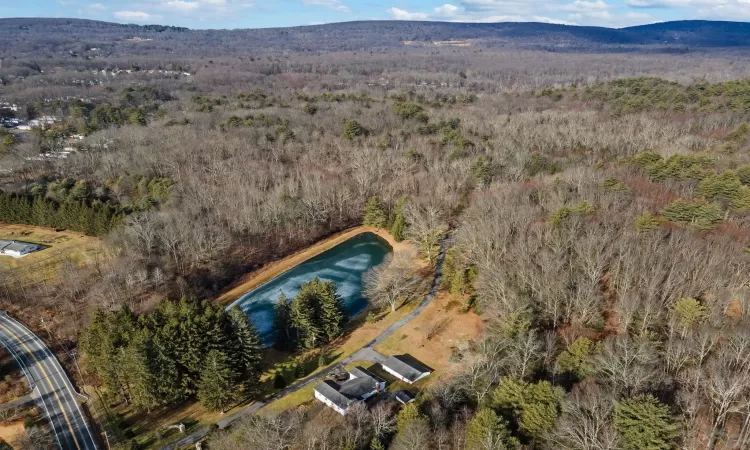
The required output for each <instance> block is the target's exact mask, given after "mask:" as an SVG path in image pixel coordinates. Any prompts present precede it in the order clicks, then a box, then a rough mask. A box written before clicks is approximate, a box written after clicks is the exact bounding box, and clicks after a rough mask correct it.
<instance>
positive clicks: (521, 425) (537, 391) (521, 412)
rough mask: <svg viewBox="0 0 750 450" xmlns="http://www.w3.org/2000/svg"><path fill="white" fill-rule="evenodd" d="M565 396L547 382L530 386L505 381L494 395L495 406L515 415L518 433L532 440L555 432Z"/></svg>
mask: <svg viewBox="0 0 750 450" xmlns="http://www.w3.org/2000/svg"><path fill="white" fill-rule="evenodd" d="M563 395H564V393H563V392H562V390H561V389H560V388H559V387H556V386H552V384H550V382H548V381H540V382H538V383H527V382H525V381H523V380H519V379H516V378H512V377H505V378H503V380H502V381H501V382H500V384H499V385H498V387H497V389H495V391H494V392H493V394H492V398H493V401H494V406H495V407H496V408H498V409H501V410H505V411H507V412H508V413H509V414H510V415H512V416H513V417H514V418H515V420H516V422H517V424H518V429H519V431H521V432H522V433H524V434H525V435H526V436H528V437H529V438H532V439H536V438H539V437H541V436H542V435H543V434H544V433H545V432H547V431H549V430H550V429H552V427H553V426H554V425H555V421H556V420H557V413H558V408H559V405H560V401H561V399H562V397H563Z"/></svg>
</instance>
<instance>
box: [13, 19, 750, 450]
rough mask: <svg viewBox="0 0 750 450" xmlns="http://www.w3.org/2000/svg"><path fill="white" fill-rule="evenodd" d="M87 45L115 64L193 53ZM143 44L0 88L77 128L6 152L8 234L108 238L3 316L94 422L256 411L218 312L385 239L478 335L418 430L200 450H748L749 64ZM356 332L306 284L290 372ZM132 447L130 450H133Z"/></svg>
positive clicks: (283, 335) (251, 348)
mask: <svg viewBox="0 0 750 450" xmlns="http://www.w3.org/2000/svg"><path fill="white" fill-rule="evenodd" d="M87 24H88V25H86V26H87V27H89V28H87V29H86V33H90V34H91V35H92V36H96V35H97V33H100V34H99V36H100V37H99V39H101V40H102V41H108V40H111V39H112V36H119V35H120V34H122V35H123V36H128V37H132V35H136V34H138V35H139V36H147V35H148V36H151V35H154V36H156V35H161V36H170V37H173V36H177V35H183V34H186V33H192V32H190V31H188V30H181V29H142V28H135V27H133V26H122V27H119V26H118V27H117V28H116V30H115V31H112V30H113V29H114V28H112V27H113V26H105V25H101V24H99V25H97V23H89V22H87ZM2 25H3V26H4V27H6V28H7V26H8V24H7V22H4V23H3V24H2ZM95 25H96V26H95ZM22 26H28V27H29V28H33V27H34V26H36V25H23V24H22ZM59 26H60V27H62V28H61V29H66V27H76V26H79V25H77V24H76V23H70V24H63V25H59ZM81 26H83V25H81ZM99 26H101V27H103V28H105V29H104V30H102V31H101V32H99V31H97V29H96V28H97V27H99ZM404 26H415V27H416V25H412V24H405V25H404ZM717 26H718V25H717ZM738 26H739V25H738ZM742 26H744V25H742ZM342 27H343V28H342V29H348V28H347V27H354V28H356V24H348V25H346V26H343V25H342ZM420 27H422V28H420V29H421V30H424V29H427V28H429V25H420ZM424 27H427V28H424ZM444 27H445V29H449V30H453V28H451V27H450V26H449V25H445V26H444ZM498 27H499V25H498ZM654 27H656V28H658V27H657V26H654ZM471 28H472V27H467V29H471ZM479 28H481V29H484V28H482V27H477V29H479ZM656 28H655V29H656ZM456 29H459V28H456ZM460 29H463V28H460ZM24 31H29V30H24ZM32 31H33V30H32ZM58 31H59V30H58ZM297 31H299V30H297ZM303 31H304V30H303ZM311 31H314V30H311ZM584 31H585V30H584ZM635 31H637V30H635ZM635 31H632V30H631V31H628V33H630V32H635ZM652 31H653V32H656V31H654V30H652ZM662 31H663V30H662ZM662 31H660V32H662ZM267 32H268V33H273V31H267ZM421 32H423V31H420V33H421ZM577 32H578V33H582V32H583V31H581V30H579V31H577ZM29 33H31V31H29ZM232 33H233V32H227V35H226V36H227V37H226V39H228V41H226V43H225V44H223V45H226V46H229V47H231V46H232V44H231V42H233V41H232V39H240V38H241V33H240V32H237V35H236V36H235V35H233V34H232ZM258 33H260V34H262V33H261V32H258ZM455 33H456V32H454V31H449V34H450V36H448V37H457V35H455ZM431 38H432V37H431ZM441 38H442V35H441ZM154 39H155V41H154V42H156V39H157V38H156V37H154ZM389 39H390V38H389ZM425 39H426V37H425ZM643 39H646V38H643ZM105 43H106V42H105ZM83 44H85V43H83ZM83 44H82V45H83ZM142 44H144V43H143V42H140V43H135V42H128V43H126V44H123V46H122V47H121V48H120V50H118V52H119V53H117V54H112V55H110V56H107V55H105V54H101V55H100V54H97V55H93V54H90V55H89V54H88V52H90V47H89V45H88V44H86V45H83V46H84V47H89V48H88V49H83V48H81V49H79V50H80V54H82V55H84V56H80V55H79V56H76V57H72V56H61V55H60V54H54V55H50V57H49V58H37V57H32V56H28V55H27V54H23V53H22V52H20V51H19V52H18V54H17V55H16V58H13V57H8V56H6V57H5V59H4V63H3V65H2V68H1V69H0V79H2V82H0V103H4V102H8V103H15V104H17V105H18V106H19V108H18V110H17V111H14V112H13V113H12V114H11V113H9V112H6V113H4V114H11V115H13V116H15V117H17V118H20V119H22V120H26V119H34V118H39V117H43V116H54V117H57V118H59V120H58V121H57V123H55V124H53V125H49V126H46V127H45V129H44V130H39V131H35V132H28V133H19V132H15V131H13V130H11V131H9V132H7V133H4V136H8V135H10V136H13V137H12V139H11V138H9V139H4V138H3V141H2V145H1V146H0V169H2V170H0V189H1V190H2V191H1V192H0V220H1V221H8V222H16V223H26V224H37V225H44V226H50V227H56V228H67V229H71V230H76V231H80V232H82V233H86V234H90V235H94V236H102V237H103V240H104V245H105V247H106V249H107V257H106V258H103V259H102V260H97V261H96V262H95V263H94V264H90V265H78V266H75V265H73V266H70V267H71V268H70V272H69V273H70V275H69V276H65V277H60V278H59V279H57V280H55V281H54V282H51V281H50V282H47V283H45V284H44V285H43V286H42V285H40V284H39V283H37V282H35V281H34V278H33V277H32V276H29V274H28V273H20V271H13V270H11V269H0V279H1V280H3V284H2V289H0V302H2V305H3V307H4V308H8V309H11V310H13V311H21V312H19V314H23V312H22V311H23V310H33V311H38V310H46V311H53V312H54V316H55V320H54V322H53V323H51V326H52V327H53V328H52V329H53V331H54V333H56V335H57V336H60V338H61V339H64V340H65V341H66V342H68V343H71V345H73V344H75V343H78V344H79V345H80V347H81V350H82V353H83V358H82V363H83V369H84V370H83V372H84V374H83V375H82V376H81V377H82V380H79V381H80V382H84V383H86V384H87V385H90V386H94V387H96V394H97V395H100V396H101V397H103V398H104V402H103V403H105V404H108V405H120V404H128V405H129V406H130V407H132V408H135V409H136V410H138V411H140V412H142V413H143V414H144V417H146V418H148V417H150V416H149V414H151V413H152V411H153V410H155V409H158V408H162V407H164V406H165V405H170V404H174V403H179V402H185V401H198V402H200V403H201V404H203V405H204V406H205V407H206V408H207V409H210V410H215V411H219V412H221V411H224V410H225V409H227V408H228V407H231V406H233V405H235V404H236V403H238V402H242V401H245V400H247V399H253V398H257V396H258V395H259V394H258V393H257V390H258V386H259V383H260V382H261V380H260V378H261V372H263V370H265V369H268V366H269V365H271V364H272V363H273V362H272V360H271V358H266V359H264V360H261V356H260V355H264V356H267V355H268V354H269V352H270V350H268V349H266V350H261V349H260V347H261V343H260V340H259V338H258V336H257V332H256V331H255V329H254V327H253V325H252V323H251V322H249V321H248V320H247V319H246V317H245V315H244V314H241V313H240V312H239V311H237V310H230V311H224V310H223V309H222V308H220V307H219V306H217V304H216V303H214V302H213V301H214V300H215V299H216V298H217V296H218V295H219V294H220V293H221V292H222V291H223V290H224V289H225V288H226V287H227V286H229V285H230V284H232V283H233V282H235V281H236V280H237V279H238V277H240V276H241V275H242V274H244V273H246V272H248V271H250V270H253V269H256V268H258V267H260V266H262V265H265V264H267V263H269V262H271V261H273V260H275V259H277V258H279V257H280V256H284V255H287V254H290V253H292V252H294V251H296V250H299V249H301V248H304V247H305V246H307V245H309V244H310V243H312V242H315V241H317V240H319V239H321V238H323V237H326V236H329V235H331V234H333V233H336V232H339V231H341V230H344V229H346V228H349V227H351V226H353V225H360V224H366V225H369V226H373V227H377V228H381V229H387V230H389V231H390V233H391V235H392V236H393V237H394V239H395V240H396V241H401V240H408V241H410V242H412V243H414V244H415V247H416V248H417V249H418V250H419V256H420V257H421V258H423V259H424V260H425V264H426V265H428V266H429V267H432V265H434V264H435V260H436V259H437V252H436V248H437V244H438V243H439V242H441V240H442V239H443V237H444V236H445V235H446V234H450V236H451V239H450V241H449V242H450V244H451V248H450V249H448V251H447V253H446V255H445V261H444V263H443V266H442V269H443V271H442V272H443V273H442V275H443V277H442V285H441V289H442V290H443V291H444V292H445V293H446V295H452V296H454V297H455V298H456V299H457V300H459V302H460V306H461V307H460V310H461V313H462V314H477V315H479V316H481V318H482V323H483V327H482V334H481V337H480V338H479V339H477V340H475V341H472V342H469V343H467V345H466V346H464V347H460V348H459V347H456V349H455V352H454V354H453V355H452V356H451V361H450V366H451V370H450V371H449V373H445V374H441V376H440V377H439V378H437V377H436V378H435V379H434V381H431V382H430V385H429V386H428V388H427V389H425V390H424V391H423V392H421V393H420V394H419V395H418V397H417V401H416V402H414V403H411V404H409V405H408V406H405V407H401V408H399V407H397V406H396V405H394V404H391V403H387V402H383V403H380V404H378V405H375V406H373V407H371V408H368V407H364V406H363V407H360V406H357V407H356V408H353V409H352V411H350V412H349V413H348V414H347V415H346V416H345V417H339V416H337V415H334V414H333V413H331V414H326V413H319V411H317V412H316V410H315V409H314V408H310V407H307V406H303V407H300V408H293V409H290V410H288V411H286V412H284V413H282V414H280V415H272V416H268V415H252V414H251V415H248V416H246V417H244V418H242V419H241V420H239V421H238V422H236V423H235V424H234V425H233V426H231V427H230V428H228V429H227V430H222V431H216V432H214V433H212V434H211V435H210V436H209V438H208V442H207V444H206V445H207V447H208V448H211V449H235V448H247V449H259V450H260V449H269V448H276V449H280V450H282V449H302V448H307V449H325V448H336V449H338V448H347V449H386V448H390V449H421V448H430V449H441V450H442V449H456V450H458V449H487V450H490V449H570V450H573V449H591V450H594V449H597V450H604V449H612V450H615V449H626V450H630V449H665V450H666V449H672V448H682V449H695V450H697V449H709V450H729V449H744V448H748V447H750V407H749V405H750V402H749V401H748V399H750V328H749V327H748V321H747V314H748V308H749V307H750V292H748V281H749V280H748V277H747V273H748V268H750V267H749V266H748V263H750V260H749V259H748V258H750V255H749V254H748V251H747V249H748V248H750V124H749V123H750V82H749V81H748V79H746V78H743V75H744V76H746V74H747V73H748V72H747V68H748V67H749V66H748V63H749V62H750V59H748V57H747V54H746V53H743V52H737V53H733V52H732V50H728V49H726V48H723V49H719V50H718V51H717V52H715V53H710V54H709V53H701V52H697V51H696V52H693V51H689V52H685V53H679V52H674V51H671V50H669V49H664V48H661V49H658V48H653V49H649V50H648V51H647V52H646V51H639V52H633V53H631V52H628V53H625V54H624V53H617V52H615V51H607V52H606V53H594V52H593V51H588V52H587V51H583V50H581V51H576V52H570V53H565V54H561V53H559V52H544V51H539V50H538V49H537V50H530V49H528V48H527V49H514V48H510V47H509V48H499V47H493V46H491V45H489V44H483V45H481V46H480V45H477V46H469V47H460V48H458V47H456V48H454V47H441V48H437V47H427V48H422V47H418V48H405V47H404V48H398V49H396V50H393V49H392V48H386V47H387V46H384V47H383V48H380V49H373V50H372V52H370V51H369V50H368V51H365V52H362V51H361V50H360V49H351V48H347V49H339V50H345V51H341V52H331V53H324V52H323V51H321V52H320V53H316V52H300V53H298V54H293V52H290V53H288V54H282V53H279V52H276V53H275V52H274V51H273V48H270V49H269V50H268V53H267V54H262V55H261V54H260V51H255V50H254V51H252V52H250V53H247V54H236V53H234V47H233V50H231V51H229V50H226V51H223V52H222V51H220V50H217V53H216V54H212V53H209V52H206V53H203V54H194V53H190V52H185V53H184V54H181V53H179V52H175V53H171V54H169V56H164V54H163V53H159V52H163V48H162V47H160V45H162V44H161V43H160V44H158V45H157V44H156V43H154V44H153V45H151V44H147V45H145V46H144V47H147V46H148V47H147V49H145V50H144V51H143V52H140V53H139V52H138V51H136V50H133V47H134V46H135V45H142ZM30 45H31V44H30ZM92 45H93V44H92ZM97 45H99V44H97ZM149 45H150V46H149ZM102 48H108V47H104V46H102ZM598 48H599V47H596V49H598ZM219 49H221V46H219ZM79 50H75V51H77V52H78V51H79ZM610 50H611V49H610ZM2 51H3V52H11V53H12V50H8V49H4V50H2ZM112 51H113V52H114V50H112ZM195 51H196V52H198V53H200V52H201V51H203V50H200V49H199V48H198V47H196V49H195ZM66 52H67V50H66ZM313 53H315V54H313ZM354 53H356V54H354ZM159 55H161V57H160V56H159ZM102 71H103V72H104V73H102ZM113 74H115V75H113ZM5 111H8V110H7V109H6V110H5ZM77 134H80V135H82V136H83V138H82V139H80V140H76V142H75V143H74V144H70V143H69V142H68V140H69V139H70V138H71V137H72V136H73V135H77ZM69 145H73V146H74V147H75V148H74V151H73V152H71V153H70V154H69V156H67V157H66V158H50V157H44V156H45V155H50V154H56V153H57V152H59V151H60V149H61V148H64V147H66V146H69ZM388 262H389V264H387V265H384V266H380V267H379V268H377V269H376V270H373V271H372V272H370V273H368V274H367V275H366V279H365V280H364V284H365V294H366V295H367V297H368V298H369V299H370V300H371V302H372V303H373V304H375V305H376V306H377V307H378V308H381V309H382V311H383V313H384V314H387V313H389V312H391V311H395V310H396V309H397V308H398V306H399V305H400V304H401V302H402V300H403V299H404V298H405V297H408V296H409V295H412V294H414V292H416V290H417V285H418V284H419V282H420V279H419V276H418V275H417V274H416V273H415V271H414V270H413V268H411V267H410V266H409V263H410V261H407V260H404V259H399V258H397V257H396V256H394V257H393V258H392V259H389V260H388ZM389 268H390V269H389ZM50 284H52V285H50ZM346 319H347V318H346V317H345V315H344V314H343V312H342V310H341V305H340V299H339V297H338V294H337V293H336V287H335V285H331V284H329V283H326V282H323V281H320V280H316V281H315V282H313V283H310V284H309V285H307V286H306V287H305V289H304V290H303V292H301V293H300V295H298V296H296V297H295V298H294V299H287V298H282V299H281V300H280V301H279V302H278V303H277V304H276V330H277V336H276V347H278V349H277V350H274V351H278V350H281V354H282V355H287V356H288V355H290V354H292V353H293V352H302V351H306V350H310V349H317V348H319V347H320V346H321V345H324V344H326V343H329V342H331V341H334V340H335V339H337V338H338V337H339V336H341V335H342V334H343V333H344V330H343V329H344V327H345V323H346ZM82 328H85V331H84V330H83V329H82ZM321 361H322V362H321V363H320V364H319V365H320V366H324V365H325V362H326V361H325V358H321ZM302 372H305V370H304V369H303V370H302ZM302 375H304V373H303V374H302ZM263 381H269V380H263ZM271 383H273V384H275V385H276V386H275V387H276V388H282V387H283V386H284V385H285V384H286V380H284V379H283V377H280V379H277V380H271ZM271 383H267V384H271ZM227 393H230V394H231V395H226V394H227ZM115 419H116V418H112V420H111V422H110V423H108V424H105V427H107V429H110V430H111V429H113V428H115V429H116V428H117V427H118V426H119V425H118V421H117V420H115ZM120 435H121V436H122V439H120V440H116V441H115V442H114V443H113V445H115V446H119V447H118V448H128V447H126V446H128V445H131V442H132V441H131V439H130V437H128V436H126V433H120ZM114 436H115V437H116V438H117V437H118V436H119V435H117V434H114Z"/></svg>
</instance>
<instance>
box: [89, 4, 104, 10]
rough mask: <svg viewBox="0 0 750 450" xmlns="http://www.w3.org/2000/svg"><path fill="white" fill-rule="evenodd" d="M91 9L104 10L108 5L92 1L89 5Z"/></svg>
mask: <svg viewBox="0 0 750 450" xmlns="http://www.w3.org/2000/svg"><path fill="white" fill-rule="evenodd" d="M89 9H92V10H98V11H102V10H105V9H107V7H106V6H104V5H102V4H101V3H92V4H90V5H89Z"/></svg>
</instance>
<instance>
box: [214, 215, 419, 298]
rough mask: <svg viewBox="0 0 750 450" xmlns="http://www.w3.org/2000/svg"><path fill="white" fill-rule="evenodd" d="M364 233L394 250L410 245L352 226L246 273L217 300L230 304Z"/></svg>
mask: <svg viewBox="0 0 750 450" xmlns="http://www.w3.org/2000/svg"><path fill="white" fill-rule="evenodd" d="M363 233H373V234H377V235H378V236H380V237H381V238H383V239H385V240H386V241H388V244H389V245H390V246H391V248H392V249H393V251H394V252H399V251H402V250H404V249H406V248H407V247H408V246H409V244H406V243H404V242H396V241H395V240H394V239H393V237H392V236H391V235H390V234H389V233H388V232H386V231H385V230H380V229H377V228H373V227H365V226H361V227H355V228H350V229H348V230H345V231H342V232H341V233H338V234H335V235H333V236H331V237H329V238H327V239H323V240H322V241H319V242H317V243H315V244H313V245H311V246H310V247H307V248H305V249H303V250H300V251H298V252H297V253H294V254H291V255H289V256H287V257H285V258H282V259H280V260H278V261H274V262H272V263H270V264H267V265H265V266H263V267H261V268H260V269H258V270H256V271H254V272H250V273H247V274H245V275H244V276H243V277H242V278H240V279H239V280H238V281H237V282H236V283H234V284H233V285H232V286H231V287H230V288H229V290H227V291H226V292H224V293H223V294H221V295H220V296H219V298H218V299H217V300H216V301H217V302H218V303H219V304H220V305H229V304H230V303H231V302H233V301H235V300H237V299H238V298H240V297H242V296H243V295H244V294H246V293H248V292H250V291H251V290H253V289H255V288H256V287H258V286H260V285H261V284H263V283H265V282H267V281H269V280H272V279H273V278H276V277H277V276H279V275H280V274H282V273H284V272H286V271H287V270H291V269H293V268H294V267H296V266H298V265H300V264H301V263H303V262H305V261H307V260H308V259H310V258H314V257H315V256H318V255H319V254H321V253H323V252H324V251H326V250H329V249H331V248H333V247H335V246H337V245H339V244H341V243H342V242H344V241H347V240H349V239H351V238H353V237H354V236H357V235H360V234H363Z"/></svg>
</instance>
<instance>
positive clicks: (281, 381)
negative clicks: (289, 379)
mask: <svg viewBox="0 0 750 450" xmlns="http://www.w3.org/2000/svg"><path fill="white" fill-rule="evenodd" d="M273 387H274V389H284V388H285V387H286V378H284V375H283V374H281V373H280V372H277V373H276V376H274V377H273Z"/></svg>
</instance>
